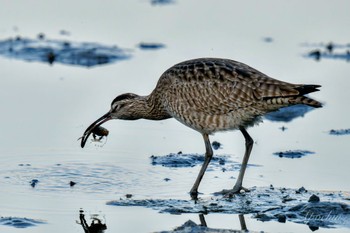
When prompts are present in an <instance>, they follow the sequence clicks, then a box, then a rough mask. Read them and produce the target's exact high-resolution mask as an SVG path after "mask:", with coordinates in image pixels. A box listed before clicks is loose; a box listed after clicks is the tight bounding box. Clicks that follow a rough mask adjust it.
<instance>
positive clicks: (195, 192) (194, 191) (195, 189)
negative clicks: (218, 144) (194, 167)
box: [190, 134, 213, 199]
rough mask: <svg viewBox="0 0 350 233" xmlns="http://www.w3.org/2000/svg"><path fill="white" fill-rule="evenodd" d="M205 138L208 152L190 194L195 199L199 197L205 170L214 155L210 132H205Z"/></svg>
mask: <svg viewBox="0 0 350 233" xmlns="http://www.w3.org/2000/svg"><path fill="white" fill-rule="evenodd" d="M203 139H204V143H205V150H206V152H205V158H204V163H203V165H202V168H201V170H200V171H199V174H198V176H197V179H196V181H195V182H194V184H193V187H192V188H191V191H190V195H191V197H192V198H193V199H197V197H198V186H199V184H200V182H201V180H202V178H203V175H204V173H205V170H206V169H207V167H208V165H209V163H210V160H211V158H212V157H213V150H212V148H211V145H210V141H209V136H208V134H203Z"/></svg>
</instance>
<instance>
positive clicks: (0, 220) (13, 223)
mask: <svg viewBox="0 0 350 233" xmlns="http://www.w3.org/2000/svg"><path fill="white" fill-rule="evenodd" d="M44 223H46V222H45V221H42V220H35V219H30V218H20V217H0V225H6V226H10V227H15V228H27V227H33V226H37V225H39V224H44Z"/></svg>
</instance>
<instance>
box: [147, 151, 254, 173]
mask: <svg viewBox="0 0 350 233" xmlns="http://www.w3.org/2000/svg"><path fill="white" fill-rule="evenodd" d="M204 158H205V156H204V154H187V153H186V154H185V153H182V152H181V151H180V152H178V153H176V154H175V153H170V154H168V155H162V156H155V155H152V156H151V157H150V159H151V164H152V165H153V166H163V167H169V168H185V167H194V166H202V164H203V162H204ZM257 166H259V165H256V164H251V163H249V164H248V167H257ZM240 168H241V163H239V162H235V161H233V160H231V159H230V156H229V155H215V156H213V158H212V160H211V161H210V165H209V167H208V171H211V170H221V171H223V172H225V171H237V170H239V169H240Z"/></svg>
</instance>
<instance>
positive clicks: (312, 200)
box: [309, 194, 320, 203]
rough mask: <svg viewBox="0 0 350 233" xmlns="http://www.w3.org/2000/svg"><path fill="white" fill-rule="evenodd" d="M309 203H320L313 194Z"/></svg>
mask: <svg viewBox="0 0 350 233" xmlns="http://www.w3.org/2000/svg"><path fill="white" fill-rule="evenodd" d="M309 202H311V203H317V202H320V198H319V197H318V196H316V195H315V194H312V195H311V197H310V198H309Z"/></svg>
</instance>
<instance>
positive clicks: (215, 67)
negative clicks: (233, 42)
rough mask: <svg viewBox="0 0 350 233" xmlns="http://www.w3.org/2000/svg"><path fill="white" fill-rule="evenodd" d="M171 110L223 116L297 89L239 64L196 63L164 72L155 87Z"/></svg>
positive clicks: (224, 62) (182, 65) (216, 61)
mask: <svg viewBox="0 0 350 233" xmlns="http://www.w3.org/2000/svg"><path fill="white" fill-rule="evenodd" d="M164 82H166V83H167V85H164V86H167V88H166V89H167V91H166V92H165V93H164V97H165V99H166V102H167V103H168V105H169V106H170V107H171V108H177V109H175V110H181V111H187V110H191V111H196V112H203V113H207V114H225V113H227V112H231V111H235V110H237V109H240V108H244V107H247V106H251V105H254V104H255V103H256V102H258V101H261V100H262V99H263V98H272V97H287V96H294V95H299V94H300V92H299V91H298V89H297V87H298V85H295V84H290V83H287V82H283V81H279V80H276V79H273V78H270V77H268V76H267V75H265V74H263V73H261V72H259V71H257V70H255V69H254V68H252V67H250V66H248V65H245V64H243V63H240V62H236V61H232V60H226V59H210V58H208V59H197V60H190V61H186V62H183V63H179V64H177V65H175V66H173V67H172V68H170V69H168V70H167V71H166V72H165V73H164V74H163V75H162V77H161V79H160V81H159V83H158V85H159V84H161V83H164ZM299 86H301V85H299Z"/></svg>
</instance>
